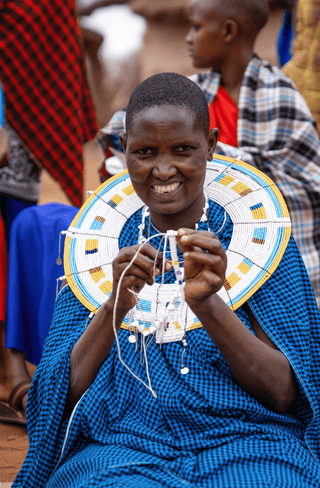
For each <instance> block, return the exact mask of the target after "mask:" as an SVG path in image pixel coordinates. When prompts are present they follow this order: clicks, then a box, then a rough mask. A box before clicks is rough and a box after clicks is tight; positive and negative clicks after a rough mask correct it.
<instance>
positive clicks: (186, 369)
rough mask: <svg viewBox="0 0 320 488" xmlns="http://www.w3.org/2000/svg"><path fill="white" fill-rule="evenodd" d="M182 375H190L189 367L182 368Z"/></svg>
mask: <svg viewBox="0 0 320 488" xmlns="http://www.w3.org/2000/svg"><path fill="white" fill-rule="evenodd" d="M180 373H181V374H188V373H189V368H187V367H186V366H185V367H184V368H182V369H181V370H180Z"/></svg>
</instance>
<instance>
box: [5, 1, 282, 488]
mask: <svg viewBox="0 0 320 488" xmlns="http://www.w3.org/2000/svg"><path fill="white" fill-rule="evenodd" d="M280 22H281V12H280V11H275V12H273V13H272V15H271V18H270V20H269V22H268V24H267V25H266V26H265V28H264V29H263V30H262V31H261V32H260V34H259V37H258V39H257V42H256V51H257V53H258V54H259V55H260V56H261V57H262V58H264V59H267V60H268V61H270V62H272V63H273V64H277V58H276V51H275V42H276V36H277V32H278V29H279V26H280ZM187 30H188V28H187V27H178V28H176V29H173V28H172V27H167V26H160V25H158V24H150V25H149V27H148V29H147V33H146V36H145V43H144V47H143V49H142V53H141V78H142V79H145V78H146V77H148V76H151V75H153V74H155V73H159V72H161V71H175V72H179V73H182V74H185V75H190V74H192V73H194V72H195V70H194V68H192V65H191V62H190V58H189V56H188V53H187V49H186V47H185V43H184V37H185V35H186V33H187ZM129 95H130V94H129ZM101 161H102V152H101V151H100V149H99V148H98V147H97V146H96V145H95V143H94V142H92V141H91V142H89V143H87V144H86V145H85V147H84V190H85V191H87V190H94V189H95V188H96V187H97V186H98V185H99V177H98V173H97V169H98V167H99V165H100V164H101ZM49 202H61V203H66V204H68V203H70V202H69V201H68V198H67V197H66V195H65V194H64V193H63V191H62V190H61V188H60V187H59V185H58V184H57V183H56V182H55V181H54V180H53V179H52V178H51V176H50V175H49V174H48V173H47V172H44V174H43V176H42V191H41V196H40V202H39V203H41V204H43V203H49ZM31 368H32V366H31ZM27 450H28V436H27V433H26V429H25V428H23V427H19V426H10V425H6V424H1V423H0V488H9V487H10V486H11V482H13V480H14V478H15V476H16V474H17V473H18V471H19V469H20V467H21V465H22V463H23V461H24V458H25V456H26V453H27Z"/></svg>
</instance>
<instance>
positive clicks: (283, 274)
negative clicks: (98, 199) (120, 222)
mask: <svg viewBox="0 0 320 488" xmlns="http://www.w3.org/2000/svg"><path fill="white" fill-rule="evenodd" d="M223 217H224V211H223V209H222V208H221V207H219V206H218V205H216V204H213V203H212V202H210V208H209V226H210V229H211V230H213V231H217V230H218V229H219V228H220V226H221V223H222V222H223ZM140 222H141V212H137V213H136V214H135V215H133V216H132V217H131V218H130V219H129V221H128V222H127V224H126V225H125V226H124V228H123V231H122V234H121V236H120V242H119V244H120V247H122V246H124V245H130V244H134V243H136V242H137V237H138V230H137V225H138V224H139V223H140ZM146 227H148V226H146ZM150 232H151V233H156V230H155V229H153V227H152V225H151V224H150ZM231 234H232V223H231V221H230V219H229V218H227V222H226V223H225V225H224V227H223V230H222V232H221V234H219V237H220V239H221V242H222V243H223V245H224V247H227V246H228V243H229V241H230V238H231ZM170 273H171V272H170ZM170 273H168V275H167V276H166V279H167V280H170V279H172V276H171V278H170ZM248 306H249V307H250V309H251V310H252V311H253V313H254V315H255V316H256V318H257V320H258V321H259V323H260V324H261V326H262V327H263V329H264V330H265V332H266V333H267V335H268V336H269V337H270V339H271V340H272V341H273V342H274V343H275V344H276V345H277V346H278V348H279V349H280V350H281V351H282V352H283V353H284V354H285V356H286V357H287V358H288V360H289V362H290V363H291V365H292V367H293V370H294V372H295V375H296V379H297V399H296V401H295V403H294V404H293V405H292V406H291V407H290V409H289V410H288V411H287V412H286V413H283V414H280V413H277V412H275V411H274V410H272V408H270V407H269V406H268V405H267V404H262V403H261V402H260V401H259V400H258V399H256V398H255V397H254V396H252V395H251V394H250V393H248V392H246V391H245V390H244V389H242V388H241V387H240V386H239V385H238V384H237V383H236V381H235V380H234V378H233V376H232V374H231V371H230V369H229V367H228V365H227V363H226V361H225V360H224V358H223V356H222V355H221V353H220V351H219V350H218V348H217V347H216V346H215V344H214V343H213V341H212V340H211V339H210V338H209V336H208V334H207V332H206V331H205V329H204V328H201V329H197V330H193V331H190V332H188V334H187V340H188V346H187V350H186V354H185V356H184V363H185V365H186V366H187V367H188V368H189V370H190V371H189V373H188V374H187V375H185V376H183V375H182V374H181V373H180V364H181V362H180V359H181V353H182V350H183V347H182V344H181V342H172V343H167V344H163V345H162V346H161V347H160V346H159V345H158V344H156V343H155V342H151V343H150V345H149V347H148V349H147V357H148V363H149V370H150V379H151V383H152V387H153V389H154V390H155V391H156V393H157V398H154V397H153V395H152V394H151V393H150V391H149V390H148V389H147V388H145V386H143V385H142V384H141V383H140V382H138V381H137V380H136V379H135V378H134V377H133V376H132V375H131V374H130V373H129V372H128V371H127V369H126V368H124V366H123V365H122V364H121V363H120V361H119V358H118V351H117V347H116V345H114V346H113V348H112V349H111V352H110V354H109V356H108V358H107V359H106V361H105V362H104V364H103V365H102V367H101V369H100V371H99V373H98V375H97V377H96V379H95V381H94V382H93V384H92V385H91V386H90V388H89V389H88V390H87V392H86V393H85V394H84V395H83V397H82V399H81V400H80V401H79V402H78V405H77V407H76V408H75V410H74V412H73V414H72V417H71V418H70V419H66V420H65V419H64V416H63V415H64V407H65V402H66V398H67V394H68V383H69V364H70V354H71V351H72V348H73V346H74V345H75V343H76V342H77V340H78V339H79V337H80V336H81V334H82V333H83V332H84V330H85V329H86V327H87V324H88V315H89V314H88V310H87V309H86V308H85V307H84V306H83V305H82V304H81V303H79V301H78V300H77V298H76V297H75V296H74V294H73V293H72V291H71V290H70V288H69V287H65V288H64V289H63V290H62V291H61V292H60V294H59V296H58V299H57V301H56V307H55V314H54V319H53V323H52V326H51V329H50V332H49V336H48V338H47V341H46V344H45V348H44V353H43V357H42V360H41V363H40V365H39V367H38V369H37V371H36V374H35V377H34V380H33V383H32V386H31V390H30V394H29V399H28V408H27V427H28V433H29V439H30V449H29V452H28V455H27V458H26V460H25V463H24V465H23V467H22V469H21V471H20V473H19V474H18V476H17V478H16V480H15V482H14V484H13V487H14V488H18V487H24V488H34V487H36V486H37V487H38V486H39V487H40V486H41V487H44V486H47V487H48V488H61V487H66V488H67V487H68V488H80V487H86V488H88V487H101V488H102V487H103V488H105V487H119V488H122V487H123V488H124V487H126V488H131V487H132V488H133V487H134V488H137V487H142V488H143V487H148V488H160V487H170V488H172V487H174V488H180V487H186V486H193V487H201V488H207V487H208V488H209V487H210V488H211V487H217V488H231V487H232V488H248V487H255V488H256V487H257V488H267V487H268V488H270V487H271V486H272V487H279V488H280V487H281V488H284V487H290V488H295V487H297V488H298V487H299V488H313V487H314V488H316V487H319V483H320V464H319V454H320V442H319V391H320V390H319V378H320V375H319V342H320V333H319V332H320V329H319V323H320V320H319V311H318V309H317V306H316V302H315V300H314V295H313V292H312V287H311V284H310V281H309V279H308V277H307V274H306V271H305V268H304V266H303V263H302V260H301V257H300V254H299V251H298V250H297V247H296V245H295V243H294V241H293V240H292V239H291V240H290V242H289V244H288V246H287V249H286V251H285V254H284V256H283V258H282V260H281V262H280V264H279V266H278V268H277V270H276V271H275V272H274V273H273V275H272V276H271V277H270V278H269V280H268V281H267V282H266V283H265V284H264V285H263V286H262V287H261V288H260V289H259V290H258V291H257V292H256V293H255V294H254V295H253V296H252V297H251V298H250V299H249V300H248V304H245V305H243V306H242V307H240V308H239V309H238V310H237V311H236V314H237V315H238V317H240V319H241V320H242V321H243V323H244V324H245V325H246V326H247V327H248V328H249V329H250V330H251V331H252V328H251V323H250V320H249V316H248ZM252 333H253V332H252ZM119 341H120V348H121V355H122V358H123V359H124V361H125V362H126V364H128V365H130V368H131V369H132V370H133V371H134V372H135V374H136V375H138V376H139V378H141V379H143V380H144V381H147V376H146V367H145V364H144V362H143V361H141V355H140V349H139V348H138V350H137V351H136V349H135V345H134V344H130V343H129V341H128V332H127V331H126V330H123V329H120V331H119Z"/></svg>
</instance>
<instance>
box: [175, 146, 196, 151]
mask: <svg viewBox="0 0 320 488" xmlns="http://www.w3.org/2000/svg"><path fill="white" fill-rule="evenodd" d="M190 149H192V147H191V146H177V147H176V148H175V151H176V152H188V151H190Z"/></svg>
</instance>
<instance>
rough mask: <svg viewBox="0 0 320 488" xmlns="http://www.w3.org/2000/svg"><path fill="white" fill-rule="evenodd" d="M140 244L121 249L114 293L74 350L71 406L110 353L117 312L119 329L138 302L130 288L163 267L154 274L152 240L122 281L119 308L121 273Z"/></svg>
mask: <svg viewBox="0 0 320 488" xmlns="http://www.w3.org/2000/svg"><path fill="white" fill-rule="evenodd" d="M138 248H139V246H138V245H136V246H132V247H127V248H124V249H121V251H120V253H119V255H118V256H117V257H116V259H115V260H114V261H113V291H112V294H111V296H110V298H109V300H108V301H107V302H106V303H105V304H104V305H102V307H101V309H100V310H99V312H98V313H97V314H96V315H95V317H94V318H93V319H92V321H91V322H90V324H89V325H88V327H87V329H86V330H85V332H84V333H83V334H82V336H81V337H80V339H79V340H78V342H77V343H76V344H75V346H74V348H73V350H72V353H71V360H70V382H69V407H73V406H74V405H75V404H76V403H77V401H78V400H79V399H80V398H81V396H82V395H83V393H84V392H85V391H86V390H87V389H88V388H89V386H90V385H91V384H92V383H93V381H94V380H95V378H96V376H97V374H98V371H99V369H100V368H101V366H102V364H103V363H104V361H105V360H106V358H107V357H108V355H109V353H110V350H111V348H112V346H113V343H114V340H115V336H114V331H113V315H114V313H116V317H115V327H116V330H117V331H118V330H119V328H120V326H121V323H122V321H123V319H124V317H125V315H126V314H127V312H128V311H129V310H130V309H131V308H133V307H134V306H135V304H136V297H135V295H134V294H132V293H130V292H129V291H128V289H134V291H135V292H139V291H141V289H142V288H143V287H144V285H145V284H146V283H148V284H153V281H154V278H155V277H157V276H158V275H159V273H160V271H159V269H158V268H156V269H155V274H154V260H155V258H156V255H157V251H156V250H155V249H154V248H153V247H152V246H150V245H149V244H145V245H144V246H143V247H142V248H141V250H140V252H139V254H138V255H137V256H136V258H135V260H134V263H133V264H132V265H131V266H130V268H129V269H128V270H127V271H126V273H125V275H124V278H123V279H122V281H121V284H120V289H119V296H118V300H117V308H116V312H115V302H116V294H117V290H118V287H119V280H120V277H121V274H122V273H123V271H124V270H125V268H126V267H127V266H128V265H129V263H130V261H131V260H132V258H133V257H134V255H135V254H136V252H137V250H138ZM170 268H171V266H170V265H169V264H167V269H170Z"/></svg>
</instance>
